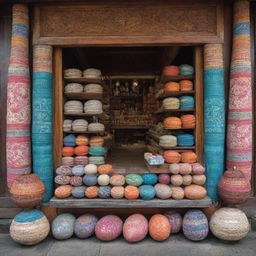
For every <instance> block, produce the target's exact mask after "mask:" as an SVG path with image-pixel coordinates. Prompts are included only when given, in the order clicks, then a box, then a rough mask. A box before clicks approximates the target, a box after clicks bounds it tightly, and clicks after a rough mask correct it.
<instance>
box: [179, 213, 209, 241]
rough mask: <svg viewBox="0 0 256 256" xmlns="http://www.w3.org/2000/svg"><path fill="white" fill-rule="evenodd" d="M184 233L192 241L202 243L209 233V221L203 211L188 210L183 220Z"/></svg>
mask: <svg viewBox="0 0 256 256" xmlns="http://www.w3.org/2000/svg"><path fill="white" fill-rule="evenodd" d="M182 229H183V233H184V235H185V237H186V238H188V239H190V240H192V241H200V240H203V239H205V238H206V237H207V235H208V233H209V226H208V220H207V218H206V216H205V214H204V213H203V212H202V211H201V210H188V211H187V212H186V214H185V215H184V218H183V224H182Z"/></svg>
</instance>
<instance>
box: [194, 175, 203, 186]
mask: <svg viewBox="0 0 256 256" xmlns="http://www.w3.org/2000/svg"><path fill="white" fill-rule="evenodd" d="M205 182H206V176H205V175H203V174H201V175H199V174H198V175H193V183H194V184H196V185H204V184H205Z"/></svg>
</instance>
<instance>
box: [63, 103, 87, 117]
mask: <svg viewBox="0 0 256 256" xmlns="http://www.w3.org/2000/svg"><path fill="white" fill-rule="evenodd" d="M64 112H65V113H67V114H80V113H83V103H82V102H81V101H79V100H69V101H67V102H66V103H65V104H64Z"/></svg>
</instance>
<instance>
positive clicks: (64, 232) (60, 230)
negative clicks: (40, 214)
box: [51, 213, 76, 240]
mask: <svg viewBox="0 0 256 256" xmlns="http://www.w3.org/2000/svg"><path fill="white" fill-rule="evenodd" d="M75 221H76V218H75V216H73V215H72V214H70V213H63V214H60V215H59V216H57V217H56V218H55V219H54V220H53V222H52V227H51V229H52V235H53V236H54V237H55V238H56V239H58V240H64V239H68V238H70V237H71V236H72V235H73V233H74V227H75Z"/></svg>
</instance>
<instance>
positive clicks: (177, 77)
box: [160, 75, 195, 83]
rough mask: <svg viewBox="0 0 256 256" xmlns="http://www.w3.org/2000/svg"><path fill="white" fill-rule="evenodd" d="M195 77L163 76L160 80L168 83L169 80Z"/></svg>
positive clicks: (192, 77)
mask: <svg viewBox="0 0 256 256" xmlns="http://www.w3.org/2000/svg"><path fill="white" fill-rule="evenodd" d="M194 78H195V77H194V75H192V76H162V77H161V78H160V82H162V83H167V82H174V81H181V80H193V79H194Z"/></svg>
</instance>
